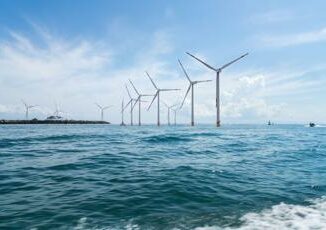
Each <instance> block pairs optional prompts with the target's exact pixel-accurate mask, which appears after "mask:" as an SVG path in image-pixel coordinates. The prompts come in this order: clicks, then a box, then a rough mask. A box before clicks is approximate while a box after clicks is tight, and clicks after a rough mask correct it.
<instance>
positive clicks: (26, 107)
mask: <svg viewBox="0 0 326 230" xmlns="http://www.w3.org/2000/svg"><path fill="white" fill-rule="evenodd" d="M22 102H23V104H24V106H25V110H26V111H25V119H26V120H28V113H29V110H30V109H32V108H35V107H36V106H38V105H28V104H27V103H26V102H25V101H24V100H22Z"/></svg>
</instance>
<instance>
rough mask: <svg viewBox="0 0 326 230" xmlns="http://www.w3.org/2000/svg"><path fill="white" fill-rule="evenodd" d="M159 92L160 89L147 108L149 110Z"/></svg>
mask: <svg viewBox="0 0 326 230" xmlns="http://www.w3.org/2000/svg"><path fill="white" fill-rule="evenodd" d="M158 92H159V91H157V92H156V94H155V95H154V97H153V100H152V102H151V103H150V104H149V106H148V108H147V110H149V109H150V108H151V106H152V104H153V102H154V100H155V98H156V97H157V94H158Z"/></svg>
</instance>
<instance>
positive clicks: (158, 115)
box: [146, 72, 180, 126]
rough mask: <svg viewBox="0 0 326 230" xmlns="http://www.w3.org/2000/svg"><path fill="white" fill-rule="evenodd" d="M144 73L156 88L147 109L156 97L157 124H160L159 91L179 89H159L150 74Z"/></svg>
mask: <svg viewBox="0 0 326 230" xmlns="http://www.w3.org/2000/svg"><path fill="white" fill-rule="evenodd" d="M146 74H147V76H148V78H149V80H150V81H151V82H152V84H153V86H154V88H155V89H156V93H155V94H154V97H153V100H152V102H151V104H150V105H149V107H148V109H147V110H149V109H150V108H151V106H152V104H153V102H154V100H155V98H156V97H157V126H160V92H161V91H175V90H180V89H160V88H158V87H157V86H156V85H155V83H154V81H153V79H152V78H151V76H149V74H148V73H147V72H146Z"/></svg>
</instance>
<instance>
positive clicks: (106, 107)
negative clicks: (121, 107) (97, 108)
mask: <svg viewBox="0 0 326 230" xmlns="http://www.w3.org/2000/svg"><path fill="white" fill-rule="evenodd" d="M111 107H112V105H109V106H105V107H104V108H103V110H106V109H108V108H111Z"/></svg>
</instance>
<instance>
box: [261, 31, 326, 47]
mask: <svg viewBox="0 0 326 230" xmlns="http://www.w3.org/2000/svg"><path fill="white" fill-rule="evenodd" d="M258 39H259V40H260V42H261V43H262V44H263V45H264V46H271V47H286V46H295V45H302V44H309V43H315V42H324V41H326V27H323V28H320V29H318V30H313V31H308V32H300V33H293V34H283V35H263V36H259V38H258Z"/></svg>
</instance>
